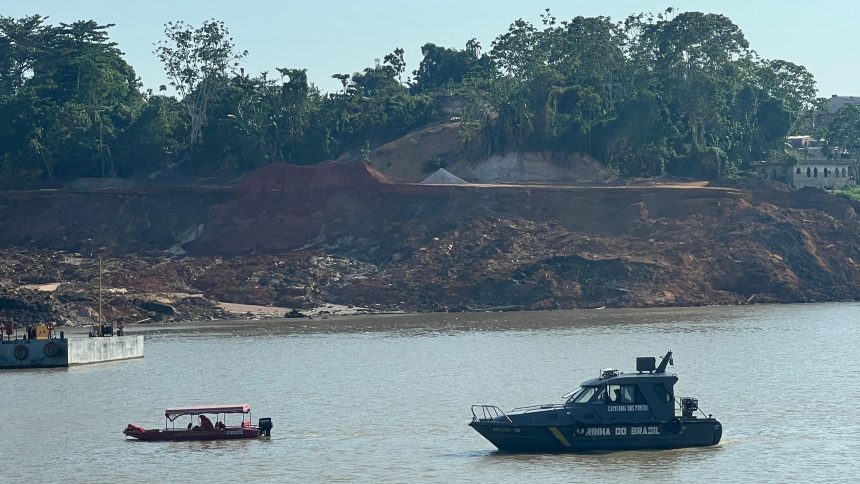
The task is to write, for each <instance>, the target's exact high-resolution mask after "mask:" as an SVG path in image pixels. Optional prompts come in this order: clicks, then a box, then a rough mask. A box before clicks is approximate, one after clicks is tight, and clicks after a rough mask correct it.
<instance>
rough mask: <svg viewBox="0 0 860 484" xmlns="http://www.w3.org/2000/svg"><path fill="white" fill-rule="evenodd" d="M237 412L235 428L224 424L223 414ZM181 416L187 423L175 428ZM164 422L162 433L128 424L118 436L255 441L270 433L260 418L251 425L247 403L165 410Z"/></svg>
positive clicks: (269, 425) (266, 420) (266, 421)
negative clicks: (238, 415) (255, 423)
mask: <svg viewBox="0 0 860 484" xmlns="http://www.w3.org/2000/svg"><path fill="white" fill-rule="evenodd" d="M237 413H238V414H241V415H242V422H241V423H240V424H239V425H227V424H226V420H227V418H226V417H227V414H237ZM207 415H213V416H214V420H215V421H216V422H217V423H215V424H213V423H212V419H210V418H209V417H208V416H207ZM222 415H223V419H222ZM183 416H188V417H189V419H190V422H189V423H188V425H187V426H185V427H181V428H176V420H177V419H179V418H180V417H183ZM195 417H196V419H195ZM164 419H165V420H164V430H161V429H144V428H143V427H141V426H139V425H136V424H128V426H126V428H125V430H123V431H122V433H124V434H125V435H126V436H128V437H132V438H135V439H138V440H151V441H184V440H227V439H256V438H257V437H260V436H266V437H269V436H270V435H271V431H272V419H270V418H261V419H260V420H259V422H258V423H257V426H253V425H251V406H250V405H248V404H247V403H242V404H238V405H203V406H199V407H175V408H168V409H167V410H165V411H164ZM195 420H197V422H195Z"/></svg>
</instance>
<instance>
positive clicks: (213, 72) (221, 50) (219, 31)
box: [155, 19, 248, 149]
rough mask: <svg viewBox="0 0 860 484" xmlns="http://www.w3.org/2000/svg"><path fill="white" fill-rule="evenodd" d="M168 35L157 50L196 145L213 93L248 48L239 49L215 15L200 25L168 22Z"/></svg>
mask: <svg viewBox="0 0 860 484" xmlns="http://www.w3.org/2000/svg"><path fill="white" fill-rule="evenodd" d="M164 35H165V37H166V39H164V40H161V41H159V42H158V45H157V47H156V49H155V54H156V55H157V56H158V58H159V60H160V61H161V62H162V64H163V65H164V70H165V72H166V73H167V76H168V78H169V79H170V85H171V86H173V88H174V89H176V92H177V93H178V94H179V98H180V100H181V101H182V104H183V106H184V108H185V114H186V117H187V120H188V125H189V127H190V130H189V134H188V146H189V148H190V149H193V147H194V146H195V145H199V144H200V143H201V141H202V134H203V128H204V127H205V126H206V123H207V121H208V120H207V115H208V112H209V102H210V100H211V98H212V96H213V95H214V93H215V92H216V91H217V90H218V89H219V88H221V87H222V86H223V85H224V83H225V80H226V78H227V77H229V75H230V74H232V73H233V72H235V69H236V67H237V66H238V62H239V61H240V60H241V59H243V58H244V57H245V56H246V55H247V54H248V52H247V51H238V50H236V48H235V46H234V44H233V38H232V37H230V32H229V30H228V29H227V27H226V26H225V25H224V22H222V21H219V20H215V19H212V20H206V21H204V22H203V24H202V25H201V26H200V27H197V28H194V27H192V26H190V25H187V24H185V23H184V22H182V21H178V22H168V23H167V24H165V26H164Z"/></svg>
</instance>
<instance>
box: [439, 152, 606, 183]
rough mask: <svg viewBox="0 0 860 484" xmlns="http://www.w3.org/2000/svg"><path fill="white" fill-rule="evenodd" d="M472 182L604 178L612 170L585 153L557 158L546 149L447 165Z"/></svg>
mask: <svg viewBox="0 0 860 484" xmlns="http://www.w3.org/2000/svg"><path fill="white" fill-rule="evenodd" d="M449 171H451V172H452V173H454V174H455V175H457V176H459V177H461V178H465V179H467V180H469V181H472V182H475V183H505V182H544V183H555V182H597V183H600V182H605V181H608V180H610V179H612V178H614V175H615V173H614V172H613V171H612V170H610V169H608V168H606V167H605V166H603V165H602V164H601V163H600V162H598V161H597V160H595V159H593V158H591V157H588V156H585V155H573V156H570V157H566V158H564V159H561V160H560V159H559V157H558V156H554V155H553V154H551V153H545V152H511V153H507V154H505V155H493V156H490V157H488V158H487V159H485V160H482V161H479V162H477V163H475V162H472V163H458V164H457V165H456V166H455V167H451V168H450V169H449Z"/></svg>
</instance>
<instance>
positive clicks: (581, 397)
mask: <svg viewBox="0 0 860 484" xmlns="http://www.w3.org/2000/svg"><path fill="white" fill-rule="evenodd" d="M596 391H597V387H583V388H582V390H580V391H579V392H577V393H576V395H574V396H573V397H571V400H573V403H585V402H587V401H589V400H591V397H593V396H594V392H596Z"/></svg>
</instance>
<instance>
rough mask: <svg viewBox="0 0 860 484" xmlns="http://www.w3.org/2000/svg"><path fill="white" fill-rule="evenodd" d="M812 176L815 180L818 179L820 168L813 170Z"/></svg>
mask: <svg viewBox="0 0 860 484" xmlns="http://www.w3.org/2000/svg"><path fill="white" fill-rule="evenodd" d="M812 176H813V177H815V178H818V167H817V166H816V167H815V168H813V169H812Z"/></svg>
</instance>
